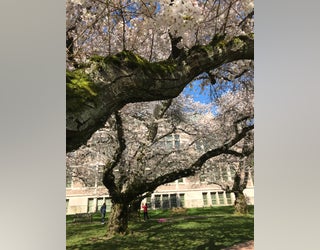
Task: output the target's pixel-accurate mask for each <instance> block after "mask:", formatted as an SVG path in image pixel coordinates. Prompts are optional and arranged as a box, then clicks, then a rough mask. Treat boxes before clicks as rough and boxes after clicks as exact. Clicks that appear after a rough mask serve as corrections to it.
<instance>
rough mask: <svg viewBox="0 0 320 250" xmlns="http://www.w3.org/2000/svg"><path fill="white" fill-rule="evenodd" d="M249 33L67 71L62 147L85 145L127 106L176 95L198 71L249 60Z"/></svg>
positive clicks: (128, 55)
mask: <svg viewBox="0 0 320 250" xmlns="http://www.w3.org/2000/svg"><path fill="white" fill-rule="evenodd" d="M253 48H254V38H253V36H252V35H248V36H238V37H234V38H233V39H229V40H225V39H223V38H219V39H217V38H215V39H213V40H212V42H211V43H210V44H208V45H206V46H195V47H193V48H191V49H190V50H189V51H187V52H186V53H183V55H181V56H179V57H177V58H169V59H167V60H164V61H161V62H155V63H150V62H148V61H147V60H145V59H143V58H141V57H139V56H138V55H135V54H134V53H132V52H129V51H123V52H121V53H119V54H117V55H113V56H108V57H105V58H104V57H93V58H92V59H91V61H90V63H88V64H87V65H82V66H81V67H80V66H79V68H78V69H77V70H75V71H72V72H70V71H68V72H67V79H66V82H67V90H66V97H67V98H66V150H67V152H70V151H72V150H75V149H77V148H79V147H80V146H81V145H83V144H85V143H86V142H87V140H88V139H89V138H90V137H91V135H92V134H93V133H94V132H95V131H97V130H98V129H99V128H101V127H102V126H104V124H105V122H106V120H107V119H108V118H109V117H110V115H111V114H112V113H113V112H115V111H117V110H119V109H121V108H122V107H123V106H124V105H125V104H127V103H132V102H141V101H155V100H166V99H170V98H174V97H177V96H178V95H179V94H180V93H181V92H182V90H183V89H184V87H185V86H186V85H187V84H188V83H190V82H191V81H192V79H194V78H195V77H196V76H198V75H199V74H201V73H203V72H206V71H208V70H212V69H215V68H217V67H220V66H221V65H223V64H226V63H228V62H233V61H236V60H244V59H253V57H254V49H253Z"/></svg>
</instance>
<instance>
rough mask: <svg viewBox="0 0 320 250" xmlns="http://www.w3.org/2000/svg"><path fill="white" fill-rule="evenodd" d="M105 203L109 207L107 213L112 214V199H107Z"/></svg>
mask: <svg viewBox="0 0 320 250" xmlns="http://www.w3.org/2000/svg"><path fill="white" fill-rule="evenodd" d="M105 202H106V206H107V209H106V211H107V212H110V211H111V206H112V202H111V198H106V199H105Z"/></svg>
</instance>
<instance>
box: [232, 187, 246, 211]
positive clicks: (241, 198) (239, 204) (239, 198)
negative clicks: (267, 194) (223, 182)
mask: <svg viewBox="0 0 320 250" xmlns="http://www.w3.org/2000/svg"><path fill="white" fill-rule="evenodd" d="M234 194H235V196H236V200H235V202H234V208H235V212H236V213H239V214H247V213H248V205H247V201H246V196H245V195H244V193H243V191H237V192H234Z"/></svg>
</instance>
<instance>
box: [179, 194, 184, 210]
mask: <svg viewBox="0 0 320 250" xmlns="http://www.w3.org/2000/svg"><path fill="white" fill-rule="evenodd" d="M179 200H180V207H184V206H185V200H184V194H179Z"/></svg>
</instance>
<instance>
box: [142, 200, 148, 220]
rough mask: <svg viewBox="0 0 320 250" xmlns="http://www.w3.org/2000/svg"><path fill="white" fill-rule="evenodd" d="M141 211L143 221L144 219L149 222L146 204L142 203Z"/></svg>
mask: <svg viewBox="0 0 320 250" xmlns="http://www.w3.org/2000/svg"><path fill="white" fill-rule="evenodd" d="M142 209H143V220H146V219H148V220H149V215H148V205H147V203H144V204H143V205H142Z"/></svg>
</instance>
